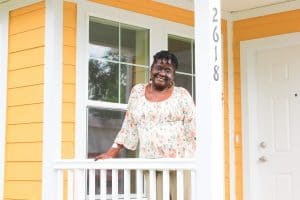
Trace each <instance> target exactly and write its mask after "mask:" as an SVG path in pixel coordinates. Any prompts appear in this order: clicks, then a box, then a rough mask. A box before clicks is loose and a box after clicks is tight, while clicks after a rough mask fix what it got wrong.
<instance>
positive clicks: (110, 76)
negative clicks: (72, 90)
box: [89, 59, 119, 102]
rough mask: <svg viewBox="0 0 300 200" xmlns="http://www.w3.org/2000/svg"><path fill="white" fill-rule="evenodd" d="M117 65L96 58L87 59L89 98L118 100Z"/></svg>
mask: <svg viewBox="0 0 300 200" xmlns="http://www.w3.org/2000/svg"><path fill="white" fill-rule="evenodd" d="M118 91H119V65H118V64H116V63H111V62H107V61H101V60H97V59H90V60H89V99H90V100H101V101H109V102H118V96H119V95H118V94H119V92H118Z"/></svg>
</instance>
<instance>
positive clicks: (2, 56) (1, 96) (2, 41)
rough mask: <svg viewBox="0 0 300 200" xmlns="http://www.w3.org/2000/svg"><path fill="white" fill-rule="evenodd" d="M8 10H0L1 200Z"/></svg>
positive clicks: (4, 138) (1, 187)
mask: <svg viewBox="0 0 300 200" xmlns="http://www.w3.org/2000/svg"><path fill="white" fill-rule="evenodd" d="M8 14H9V13H8V9H5V7H2V8H0V148H1V149H0V199H4V196H3V195H4V194H3V192H4V191H3V190H4V166H5V146H6V145H5V143H6V106H7V102H6V98H7V70H8V66H7V62H8V20H9V17H8Z"/></svg>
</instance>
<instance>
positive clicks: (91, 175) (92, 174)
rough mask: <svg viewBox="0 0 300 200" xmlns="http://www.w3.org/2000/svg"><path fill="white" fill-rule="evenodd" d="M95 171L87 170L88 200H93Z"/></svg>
mask: <svg viewBox="0 0 300 200" xmlns="http://www.w3.org/2000/svg"><path fill="white" fill-rule="evenodd" d="M95 198H96V196H95V170H94V169H90V170H89V199H90V200H95Z"/></svg>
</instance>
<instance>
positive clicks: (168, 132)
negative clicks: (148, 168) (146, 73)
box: [115, 84, 196, 158]
mask: <svg viewBox="0 0 300 200" xmlns="http://www.w3.org/2000/svg"><path fill="white" fill-rule="evenodd" d="M145 88H146V84H138V85H136V86H134V87H133V89H132V91H131V94H130V97H129V101H128V110H127V112H126V115H125V119H124V122H123V125H122V128H121V130H120V132H119V133H118V135H117V137H116V139H115V143H118V144H122V145H123V146H124V147H125V148H127V149H131V150H135V149H136V148H137V146H138V144H139V154H140V157H141V158H176V157H177V158H184V157H192V156H193V153H194V151H195V148H196V140H195V130H196V129H195V105H194V102H193V99H192V97H191V96H190V94H189V92H188V91H187V90H186V89H184V88H182V87H174V90H173V92H172V94H171V96H170V97H169V98H168V99H166V100H163V101H159V102H151V101H149V100H147V99H146V97H145Z"/></svg>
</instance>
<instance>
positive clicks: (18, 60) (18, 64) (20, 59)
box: [8, 47, 44, 70]
mask: <svg viewBox="0 0 300 200" xmlns="http://www.w3.org/2000/svg"><path fill="white" fill-rule="evenodd" d="M43 56H44V47H37V48H33V49H27V50H26V51H19V52H15V53H10V54H9V56H8V60H9V66H8V67H9V68H8V69H9V70H17V69H22V68H27V67H35V66H40V65H44V57H43ZM33 57H34V58H35V59H33V60H30V59H29V58H33Z"/></svg>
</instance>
